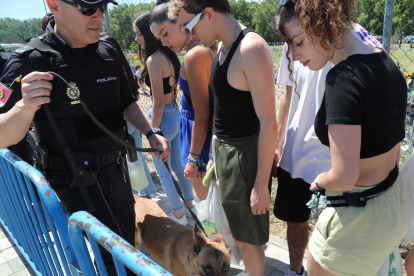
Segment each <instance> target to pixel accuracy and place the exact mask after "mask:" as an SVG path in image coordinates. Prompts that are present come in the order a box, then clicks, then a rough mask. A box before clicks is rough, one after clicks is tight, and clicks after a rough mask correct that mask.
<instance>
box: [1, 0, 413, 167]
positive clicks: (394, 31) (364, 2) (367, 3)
mask: <svg viewBox="0 0 414 276" xmlns="http://www.w3.org/2000/svg"><path fill="white" fill-rule="evenodd" d="M229 1H230V4H231V6H232V11H231V13H232V15H233V16H234V17H235V18H236V19H237V20H239V21H240V22H241V23H242V24H244V25H245V26H247V27H250V28H252V29H253V30H255V31H256V32H257V33H259V34H260V35H262V36H263V37H264V38H265V40H266V41H267V42H268V43H269V47H270V49H271V51H272V54H273V60H274V66H275V78H276V76H277V74H278V69H279V63H280V58H281V54H282V49H283V45H282V41H281V39H280V37H279V36H278V35H277V34H275V33H274V32H273V28H272V27H273V17H274V15H275V14H276V10H277V8H278V5H279V0H252V1H246V0H237V1H236V0H229ZM118 3H119V5H118V6H113V5H110V6H109V8H110V9H109V11H107V12H106V13H105V22H104V25H103V30H102V31H108V32H110V33H111V34H112V36H113V37H115V38H116V39H117V40H118V42H119V43H120V45H121V47H122V49H124V53H125V55H126V57H127V59H128V61H129V63H130V64H131V68H133V69H135V70H136V67H137V66H138V65H141V66H142V64H141V62H140V60H139V59H138V53H137V51H138V46H137V44H136V42H135V41H134V39H135V34H134V32H133V29H132V18H133V16H134V15H135V14H137V13H138V12H140V11H142V10H152V9H153V8H154V7H155V1H150V0H119V1H118ZM355 8H356V10H357V11H358V13H357V14H356V15H355V22H356V23H359V24H360V25H362V26H363V27H365V28H366V29H367V30H368V31H369V32H370V33H371V34H372V35H373V36H375V37H376V38H377V39H378V40H379V41H380V42H381V43H382V45H383V46H384V48H385V49H386V50H387V52H388V53H389V54H390V56H391V57H392V58H393V59H394V60H395V62H396V63H397V65H398V66H399V67H400V70H401V73H402V74H403V75H404V77H405V78H406V81H408V80H409V76H410V75H411V74H413V73H414V49H413V48H411V46H410V45H411V44H410V43H411V42H413V43H414V1H413V0H360V1H359V2H358V3H357V6H356V7H355ZM40 20H41V19H40V18H39V19H30V20H27V21H20V22H16V21H17V20H12V19H10V18H3V19H0V44H2V45H6V44H13V43H25V39H27V38H29V37H32V36H36V35H40V34H42V33H43V30H42V29H41V28H40ZM7 24H9V25H7ZM8 26H9V28H8ZM184 54H185V53H184V51H183V52H181V53H180V54H178V57H179V59H180V61H181V62H182V61H183V58H184ZM141 68H142V67H141ZM390 81H393V80H390ZM144 88H145V85H143V87H142V89H141V90H140V98H139V105H140V107H141V109H142V110H143V113H144V114H146V113H147V108H148V106H149V105H150V102H151V99H150V96H149V90H148V89H146V90H144ZM275 88H276V103H275V104H276V108H277V110H279V107H280V103H281V100H282V97H283V93H284V91H285V87H284V86H283V85H277V84H275ZM413 92H414V89H413ZM411 100H412V99H409V93H407V102H409V103H410V104H411ZM177 102H178V103H180V102H181V93H180V92H179V93H178V95H177ZM412 102H413V103H414V100H413V101H412ZM410 108H411V107H409V109H410ZM413 148H414V129H413V127H412V126H411V124H410V123H407V125H406V138H405V139H404V141H403V142H402V147H401V149H402V154H401V160H402V162H401V163H404V161H405V160H406V158H408V156H409V155H410V154H411V153H412V151H413Z"/></svg>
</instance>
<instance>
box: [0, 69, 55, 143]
mask: <svg viewBox="0 0 414 276" xmlns="http://www.w3.org/2000/svg"><path fill="white" fill-rule="evenodd" d="M52 79H53V76H52V75H50V74H48V73H42V72H32V73H30V74H28V75H26V76H25V77H24V78H23V79H22V84H21V86H22V90H21V91H22V99H21V100H20V101H18V102H17V103H16V104H15V105H14V107H13V108H12V109H10V110H9V111H8V112H7V113H4V114H1V115H0V130H1V131H0V148H6V147H8V146H11V145H14V144H17V143H18V142H19V141H21V140H22V139H23V138H24V137H25V136H26V133H27V130H28V129H29V127H30V124H31V123H32V120H33V117H34V115H35V113H36V111H37V110H39V109H40V107H41V106H42V105H43V104H46V103H49V102H50V98H49V96H50V91H51V90H52V83H51V82H50V81H51V80H52Z"/></svg>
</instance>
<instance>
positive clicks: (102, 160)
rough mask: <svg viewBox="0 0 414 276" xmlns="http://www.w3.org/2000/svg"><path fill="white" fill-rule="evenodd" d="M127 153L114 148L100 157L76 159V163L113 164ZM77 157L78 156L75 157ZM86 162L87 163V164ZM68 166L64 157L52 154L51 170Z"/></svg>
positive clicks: (98, 165) (81, 164)
mask: <svg viewBox="0 0 414 276" xmlns="http://www.w3.org/2000/svg"><path fill="white" fill-rule="evenodd" d="M125 154H126V150H125V149H122V150H114V151H111V152H108V153H105V154H102V155H100V156H98V157H95V158H93V160H90V159H85V161H83V160H79V161H78V160H76V161H78V162H76V163H77V165H78V166H82V167H90V168H100V167H103V166H106V165H109V164H112V163H113V162H115V161H116V160H118V158H119V157H121V156H124V155H125ZM74 155H75V156H76V153H74ZM75 159H77V158H76V157H75ZM85 162H87V163H86V164H85ZM68 166H69V164H68V162H67V161H66V160H65V159H64V158H62V157H60V156H58V155H54V154H50V157H49V169H51V170H58V169H66V168H67V167H68Z"/></svg>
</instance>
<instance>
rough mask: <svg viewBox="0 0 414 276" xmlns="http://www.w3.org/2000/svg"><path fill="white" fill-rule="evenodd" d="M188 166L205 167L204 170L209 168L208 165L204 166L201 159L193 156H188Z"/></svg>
mask: <svg viewBox="0 0 414 276" xmlns="http://www.w3.org/2000/svg"><path fill="white" fill-rule="evenodd" d="M188 164H192V165H193V166H198V167H204V168H206V167H207V165H206V164H204V163H203V162H202V161H201V160H200V159H194V158H192V157H191V156H188Z"/></svg>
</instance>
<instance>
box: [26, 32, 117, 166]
mask: <svg viewBox="0 0 414 276" xmlns="http://www.w3.org/2000/svg"><path fill="white" fill-rule="evenodd" d="M29 46H31V47H33V48H34V49H36V50H38V51H40V52H45V53H47V54H48V55H50V56H51V61H50V64H51V71H52V72H55V73H57V74H59V75H60V76H62V77H63V78H64V79H66V81H67V82H68V83H70V84H71V85H76V88H77V89H79V92H80V98H81V99H82V101H83V102H84V103H85V104H86V106H87V107H88V109H89V110H90V111H91V112H92V113H93V114H94V116H95V117H96V118H97V119H98V120H99V121H100V122H101V123H102V124H103V125H104V126H106V127H107V128H108V129H109V130H111V131H112V132H113V133H115V134H116V135H117V136H119V137H120V138H121V139H125V130H124V116H123V108H122V101H121V93H120V92H121V81H120V80H121V79H122V78H121V74H123V69H122V68H119V67H117V65H116V63H115V62H114V59H113V58H112V57H111V56H110V55H109V54H108V52H107V50H106V49H105V47H104V45H103V43H102V42H99V44H98V53H97V54H96V56H95V58H94V59H93V60H92V61H88V62H84V61H80V60H78V59H76V58H75V57H67V56H65V57H64V58H63V57H62V56H61V55H60V53H58V52H57V51H55V50H54V49H52V48H51V47H50V46H49V45H48V44H46V43H45V42H43V41H42V37H39V38H37V39H35V40H33V41H31V42H30V43H29ZM26 47H27V46H26ZM71 97H72V96H71V93H70V91H69V90H68V87H67V85H66V84H65V83H64V82H63V81H61V80H60V79H59V78H57V77H54V80H53V90H52V91H51V97H50V99H51V103H50V109H51V111H52V115H53V117H54V118H55V120H56V122H57V124H58V126H59V129H60V131H61V133H62V134H63V136H64V138H65V139H66V142H67V143H68V146H69V147H70V149H71V151H72V152H75V153H91V154H94V156H95V158H97V157H99V156H102V155H104V154H107V153H109V152H113V151H121V149H122V148H123V147H122V146H121V145H120V144H118V143H117V142H115V141H114V140H113V139H112V138H110V137H109V136H108V135H106V134H105V133H104V132H103V131H102V130H101V129H100V128H99V127H98V126H97V125H96V124H95V123H94V122H93V121H92V120H91V119H90V117H89V116H88V115H87V114H86V112H85V110H84V109H83V108H82V106H81V104H79V102H77V101H75V100H74V99H73V97H72V98H71ZM33 125H34V128H35V131H36V132H37V133H38V136H39V138H40V140H41V141H42V142H43V143H45V144H46V145H47V146H48V148H49V151H50V152H51V153H53V154H54V155H58V156H60V157H64V154H63V152H62V149H61V148H60V146H59V143H58V141H57V139H56V136H55V134H54V133H53V130H52V128H51V125H50V123H49V121H48V119H47V117H46V114H45V112H44V111H43V108H41V109H40V110H38V111H37V112H36V114H35V117H34V119H33Z"/></svg>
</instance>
